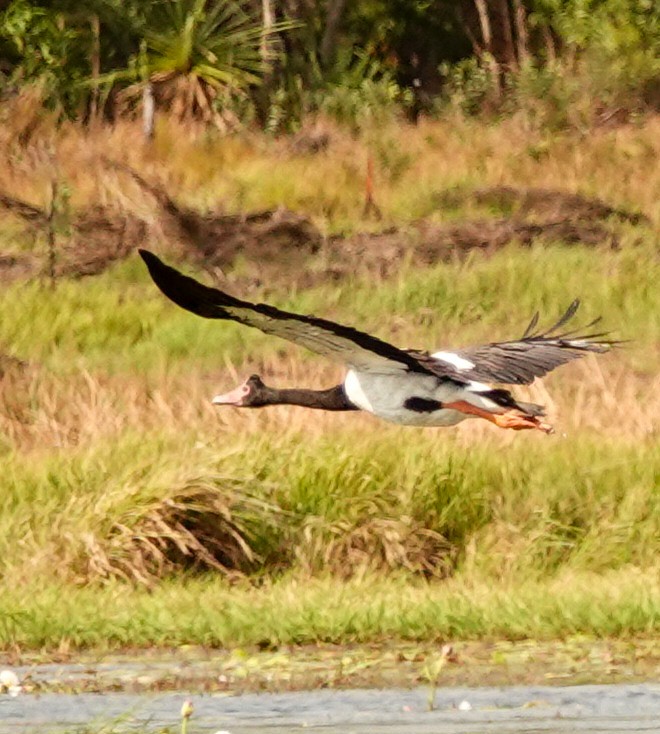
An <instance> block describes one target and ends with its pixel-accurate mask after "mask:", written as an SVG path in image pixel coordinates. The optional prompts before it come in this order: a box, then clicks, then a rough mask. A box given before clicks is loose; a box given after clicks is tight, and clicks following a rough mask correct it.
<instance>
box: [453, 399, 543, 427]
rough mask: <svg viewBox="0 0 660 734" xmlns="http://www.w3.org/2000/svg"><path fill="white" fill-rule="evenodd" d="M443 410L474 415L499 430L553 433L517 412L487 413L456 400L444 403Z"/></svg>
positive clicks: (538, 421)
mask: <svg viewBox="0 0 660 734" xmlns="http://www.w3.org/2000/svg"><path fill="white" fill-rule="evenodd" d="M443 407H444V408H451V410H457V411H458V412H459V413H466V414H467V415H476V416H478V417H479V418H485V419H486V420H487V421H490V422H491V423H494V424H495V425H496V426H499V427H500V428H513V430H514V431H524V430H526V429H528V428H538V429H539V431H543V433H554V428H553V427H552V426H550V425H548V424H547V423H543V422H542V421H541V420H539V419H538V418H536V417H535V416H530V415H524V414H523V413H521V412H520V411H519V410H507V411H506V412H505V413H489V412H488V411H487V410H483V408H477V406H476V405H472V404H471V403H468V402H466V401H465V400H457V401H456V402H455V403H444V404H443Z"/></svg>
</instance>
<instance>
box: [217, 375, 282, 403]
mask: <svg viewBox="0 0 660 734" xmlns="http://www.w3.org/2000/svg"><path fill="white" fill-rule="evenodd" d="M268 396H269V389H268V388H267V387H266V385H264V382H263V380H262V379H261V377H259V375H250V377H248V378H247V380H245V382H243V383H242V384H240V385H239V386H238V387H236V388H234V389H233V390H230V391H229V392H226V393H224V394H223V395H216V396H215V397H214V398H213V400H212V401H211V402H212V403H213V405H233V406H234V407H235V408H260V407H262V406H263V405H268V403H269V401H268Z"/></svg>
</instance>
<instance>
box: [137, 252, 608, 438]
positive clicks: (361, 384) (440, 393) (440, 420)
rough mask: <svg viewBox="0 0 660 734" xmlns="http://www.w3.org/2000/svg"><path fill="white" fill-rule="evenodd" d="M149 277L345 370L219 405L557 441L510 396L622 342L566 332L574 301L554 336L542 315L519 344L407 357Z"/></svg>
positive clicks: (157, 274)
mask: <svg viewBox="0 0 660 734" xmlns="http://www.w3.org/2000/svg"><path fill="white" fill-rule="evenodd" d="M140 255H141V256H142V258H143V259H144V261H145V263H146V264H147V267H148V268H149V273H150V274H151V277H152V278H153V280H154V282H155V283H156V285H157V286H158V287H159V288H160V290H161V291H162V292H163V293H164V294H165V295H166V296H167V297H168V298H170V299H171V300H172V301H174V303H176V304H177V305H179V306H181V307H182V308H185V309H187V310H188V311H192V312H193V313H195V314H197V315H198V316H203V317H205V318H209V319H230V320H233V321H238V322H239V323H241V324H245V325H246V326H252V327H254V328H257V329H260V330H261V331H263V332H265V333H266V334H274V335H275V336H279V337H282V338H283V339H288V340H289V341H292V342H294V343H295V344H300V345H301V346H303V347H307V348H308V349H310V350H312V351H313V352H317V353H318V354H322V355H324V356H326V357H329V358H330V359H332V360H334V361H336V362H341V363H343V364H344V365H346V367H347V368H348V369H347V372H346V376H345V378H344V381H343V383H341V384H340V385H336V386H335V387H332V388H330V389H328V390H309V389H300V388H297V389H286V390H281V389H277V388H272V387H268V386H266V385H265V384H264V383H263V381H262V380H261V378H260V377H259V376H258V375H252V376H251V377H249V378H248V379H247V380H246V381H245V382H244V383H243V384H242V385H239V387H237V388H236V389H234V390H232V391H231V392H228V393H225V394H223V395H217V396H216V397H214V398H213V403H214V404H215V405H233V406H236V407H246V408H247V407H262V406H265V405H282V404H286V405H300V406H304V407H307V408H318V409H322V410H364V411H367V412H369V413H373V414H374V415H376V416H378V417H379V418H383V419H384V420H386V421H390V422H392V423H399V424H402V425H410V426H453V425H455V424H456V423H459V422H461V421H462V420H465V419H466V418H469V417H479V418H485V419H486V420H488V421H490V422H491V423H494V424H495V425H497V426H499V427H500V428H513V429H514V430H522V429H527V428H537V429H539V430H541V431H544V432H545V433H552V430H553V429H552V427H551V426H549V425H548V424H547V423H545V422H544V421H543V416H544V411H543V408H542V407H541V406H540V405H534V404H532V403H524V402H521V401H519V400H517V399H516V398H514V396H513V395H512V394H511V393H510V392H509V391H508V390H506V389H503V388H501V387H493V386H492V385H491V384H487V383H496V384H500V385H501V384H504V385H527V384H529V383H531V382H533V380H534V379H535V378H536V377H541V376H542V375H545V374H546V373H548V372H550V371H551V370H553V369H554V368H555V367H558V366H559V365H562V364H564V363H566V362H570V361H571V360H573V359H576V358H578V357H581V356H583V355H584V354H586V353H587V352H597V353H599V352H605V351H607V350H608V349H609V348H610V347H612V346H613V345H614V344H615V343H616V342H614V341H611V340H609V339H607V335H606V334H605V333H584V334H582V335H578V334H579V332H580V331H588V330H590V329H592V328H593V327H594V325H595V324H596V323H597V322H598V319H597V320H596V321H593V322H591V323H590V324H588V325H587V326H585V327H584V329H583V330H571V331H563V332H562V331H560V330H561V329H562V327H564V325H565V324H566V323H567V322H568V321H569V320H570V319H571V318H572V317H573V316H574V314H575V312H576V311H577V309H578V306H579V301H578V300H575V301H573V303H572V304H571V305H570V306H569V308H568V310H567V311H566V313H565V314H564V315H563V316H562V317H561V318H560V319H559V321H557V323H556V324H554V326H552V327H551V328H549V329H546V330H544V331H540V330H537V325H538V314H536V315H535V316H534V318H533V319H532V322H531V323H530V325H529V326H528V327H527V330H526V331H525V333H524V334H523V336H522V337H521V338H520V339H517V340H514V341H506V342H495V343H492V344H484V345H481V346H475V347H465V348H461V349H455V350H452V351H440V352H435V353H433V354H430V353H428V352H424V351H417V350H408V349H399V348H397V347H395V346H392V345H391V344H388V343H387V342H385V341H382V340H380V339H378V338H377V337H375V336H371V335H370V334H366V333H365V332H363V331H358V330H357V329H353V328H351V327H350V326H343V325H342V324H337V323H335V322H334V321H328V320H326V319H321V318H316V317H315V316H303V315H300V314H295V313H288V312H287V311H282V310H280V309H278V308H275V307H274V306H269V305H267V304H263V303H259V304H254V303H248V302H247V301H242V300H239V299H238V298H234V297H233V296H231V295H229V294H227V293H224V292H222V291H220V290H218V289H217V288H211V287H209V286H205V285H203V284H202V283H199V282H198V281H196V280H194V279H193V278H189V277H188V276H186V275H183V274H182V273H180V272H179V271H177V270H175V269H174V268H172V267H170V266H168V265H166V264H165V263H163V262H162V261H161V260H160V259H159V258H158V257H156V255H154V254H153V253H151V252H148V251H147V250H140Z"/></svg>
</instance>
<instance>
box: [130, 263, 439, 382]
mask: <svg viewBox="0 0 660 734" xmlns="http://www.w3.org/2000/svg"><path fill="white" fill-rule="evenodd" d="M139 252H140V255H141V256H142V259H143V260H144V261H145V263H146V264H147V267H148V269H149V273H150V275H151V277H152V278H153V280H154V282H155V283H156V285H157V286H158V287H159V288H160V290H161V291H162V292H163V293H164V294H165V295H166V296H167V297H168V298H169V299H170V300H172V301H174V303H176V304H177V305H178V306H181V308H185V309H186V310H187V311H192V313H195V314H197V315H198V316H203V317H204V318H207V319H230V320H233V321H238V322H239V323H242V324H245V325H246V326H252V327H254V328H257V329H260V330H261V331H263V332H265V333H267V334H274V335H276V336H280V337H282V338H284V339H288V340H289V341H292V342H295V343H296V344H300V345H302V346H305V347H307V348H308V349H311V350H312V351H315V352H318V353H319V354H323V355H325V356H327V357H330V358H332V359H335V360H337V361H341V362H344V363H346V364H349V365H351V366H353V367H357V368H359V369H363V370H368V371H372V372H392V371H400V370H408V371H413V372H422V373H427V374H429V373H430V374H434V373H432V372H430V370H429V369H428V368H427V367H426V366H424V365H422V364H421V363H420V362H419V361H418V360H417V359H416V358H415V357H414V356H413V355H411V354H409V353H408V352H405V351H403V350H401V349H397V347H394V346H392V345H391V344H388V343H387V342H384V341H381V340H380V339H378V338H376V337H374V336H371V335H370V334H366V333H364V332H362V331H358V330H357V329H353V328H351V327H350V326H343V325H342V324H337V323H335V322H334V321H328V320H326V319H320V318H316V317H314V316H303V315H300V314H294V313H289V312H287V311H282V310H280V309H278V308H275V307H274V306H269V305H267V304H265V303H257V304H255V303H248V302H247V301H242V300H240V299H238V298H234V296H231V295H229V294H228V293H224V292H223V291H220V290H218V289H217V288H211V287H209V286H206V285H203V284H202V283H199V282H198V281H196V280H194V279H193V278H189V277H188V276H186V275H183V274H182V273H180V272H179V271H178V270H175V269H174V268H172V267H170V266H169V265H166V264H165V263H164V262H162V260H160V259H159V258H158V257H157V256H156V255H154V254H153V253H152V252H149V251H148V250H139Z"/></svg>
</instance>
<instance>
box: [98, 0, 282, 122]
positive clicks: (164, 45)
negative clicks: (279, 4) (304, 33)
mask: <svg viewBox="0 0 660 734" xmlns="http://www.w3.org/2000/svg"><path fill="white" fill-rule="evenodd" d="M151 7H152V11H151V12H150V13H149V14H148V16H145V17H144V28H143V32H142V44H141V51H140V52H139V53H138V54H137V55H136V56H135V57H134V58H133V60H132V62H131V64H130V66H129V68H128V69H125V70H123V71H120V72H115V73H114V74H110V75H106V80H112V81H119V80H120V79H122V78H124V79H135V78H136V77H137V78H138V80H139V81H136V82H135V83H134V84H132V85H131V86H129V87H128V88H127V89H126V90H124V92H123V93H122V96H123V98H124V99H127V100H132V99H134V98H135V97H136V96H137V95H138V94H142V95H143V98H144V99H145V100H147V99H149V96H150V95H153V97H154V98H155V101H156V103H157V104H158V105H161V106H164V107H167V108H168V109H170V110H171V111H172V112H174V113H175V114H176V115H178V116H179V117H180V118H181V119H192V118H195V119H202V120H204V121H207V122H208V121H214V122H216V123H218V124H226V121H227V114H229V113H228V111H227V110H225V111H224V113H223V112H222V111H219V109H218V101H219V99H220V98H221V96H224V97H226V98H231V97H232V96H234V95H237V94H239V95H240V94H245V93H246V90H247V89H248V88H250V87H252V86H255V85H258V84H259V83H260V82H261V79H262V76H263V74H264V72H265V71H266V70H267V64H268V58H267V57H266V56H265V55H264V53H263V44H264V37H265V35H268V34H272V33H276V32H279V31H281V30H283V29H285V28H287V27H290V26H291V24H290V23H273V24H271V25H270V26H269V27H268V28H264V27H263V26H262V24H261V22H260V19H259V18H258V17H255V15H254V14H251V13H250V12H248V11H246V10H244V9H243V7H242V6H241V5H240V4H239V3H238V2H236V1H235V0H160V2H157V3H155V4H154V5H152V6H151Z"/></svg>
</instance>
